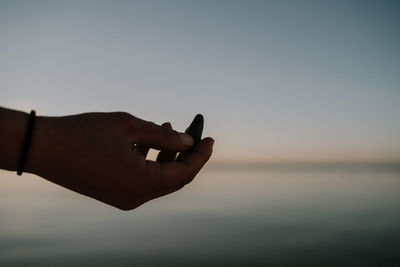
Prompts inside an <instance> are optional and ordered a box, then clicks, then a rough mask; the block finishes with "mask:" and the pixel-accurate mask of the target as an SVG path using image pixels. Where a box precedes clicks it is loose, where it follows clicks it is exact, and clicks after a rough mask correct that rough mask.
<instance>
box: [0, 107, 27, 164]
mask: <svg viewBox="0 0 400 267" xmlns="http://www.w3.org/2000/svg"><path fill="white" fill-rule="evenodd" d="M28 118H29V115H28V114H27V113H25V112H21V111H15V110H9V109H4V108H0V124H1V129H0V168H2V169H6V170H9V171H16V170H17V166H18V162H19V160H20V157H21V155H20V154H21V150H22V146H23V143H24V140H25V134H26V128H27V125H28Z"/></svg>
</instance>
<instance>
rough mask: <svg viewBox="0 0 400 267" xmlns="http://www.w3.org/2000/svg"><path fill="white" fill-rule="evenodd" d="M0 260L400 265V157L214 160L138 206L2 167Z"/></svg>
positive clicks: (74, 263) (9, 262)
mask: <svg viewBox="0 0 400 267" xmlns="http://www.w3.org/2000/svg"><path fill="white" fill-rule="evenodd" d="M0 266H7V267H8V266H10V267H12V266H33V267H35V266H41V267H43V266H52V267H53V266H85V267H86V266H100V267H101V266H324V267H327V266H341V267H343V266H363V267H366V266H379V267H385V266H400V165H399V164H209V165H207V166H206V167H205V168H204V169H203V170H202V171H201V172H200V173H199V175H198V176H197V177H196V178H195V180H194V181H193V182H192V183H190V184H189V185H187V186H185V187H184V188H183V189H182V190H180V191H178V192H176V193H173V194H171V195H168V196H165V197H162V198H159V199H156V200H152V201H150V202H148V203H146V204H144V205H142V206H140V207H139V208H137V209H135V210H132V211H121V210H118V209H116V208H113V207H110V206H108V205H106V204H103V203H100V202H98V201H96V200H93V199H90V198H88V197H85V196H82V195H79V194H77V193H75V192H72V191H69V190H67V189H64V188H62V187H60V186H58V185H55V184H52V183H51V182H48V181H46V180H44V179H42V178H40V177H38V176H35V175H31V174H23V175H22V176H17V175H16V174H14V173H12V172H8V171H0Z"/></svg>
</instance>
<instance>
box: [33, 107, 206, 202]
mask: <svg viewBox="0 0 400 267" xmlns="http://www.w3.org/2000/svg"><path fill="white" fill-rule="evenodd" d="M213 143H214V140H213V139H211V138H205V139H203V140H202V141H201V142H200V143H198V144H197V145H196V146H195V147H194V148H193V150H191V151H190V153H189V154H187V155H186V156H185V157H184V158H183V159H182V160H180V161H176V160H175V156H176V153H177V152H180V151H185V150H188V149H189V148H191V146H192V145H193V139H192V138H191V137H190V136H189V135H187V134H184V133H178V132H176V131H174V130H172V128H171V125H170V124H168V123H166V124H164V125H163V126H159V125H156V124H154V123H152V122H148V121H144V120H141V119H138V118H136V117H134V116H132V115H130V114H128V113H122V112H114V113H85V114H80V115H74V116H67V117H38V118H37V121H36V127H35V132H34V136H33V142H32V146H31V150H30V152H29V156H28V161H27V164H26V168H25V171H27V172H32V173H35V174H37V175H39V176H42V177H43V178H45V179H47V180H50V181H52V182H54V183H56V184H59V185H61V186H63V187H66V188H69V189H71V190H73V191H75V192H78V193H81V194H84V195H86V196H89V197H92V198H95V199H97V200H100V201H102V202H104V203H107V204H110V205H112V206H114V207H117V208H120V209H123V210H131V209H134V208H136V207H138V206H140V205H141V204H143V203H145V202H147V201H149V200H151V199H154V198H157V197H160V196H163V195H166V194H169V193H172V192H174V191H176V190H178V189H180V188H182V187H183V186H184V185H185V184H187V183H189V182H190V181H192V179H193V178H194V177H195V176H196V174H197V173H198V172H199V171H200V169H201V168H202V167H203V166H204V164H205V163H206V162H207V161H208V159H209V158H210V156H211V153H212V147H213ZM149 148H155V149H158V150H161V152H159V154H158V157H157V160H156V161H149V160H146V156H147V152H148V150H149Z"/></svg>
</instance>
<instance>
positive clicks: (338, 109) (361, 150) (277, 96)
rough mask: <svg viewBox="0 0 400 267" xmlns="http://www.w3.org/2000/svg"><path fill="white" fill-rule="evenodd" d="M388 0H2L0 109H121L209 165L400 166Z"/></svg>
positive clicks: (393, 22)
mask: <svg viewBox="0 0 400 267" xmlns="http://www.w3.org/2000/svg"><path fill="white" fill-rule="evenodd" d="M399 14H400V4H399V2H398V1H26V2H23V1H0V99H1V101H0V105H1V106H4V107H9V108H16V109H22V110H25V111H29V110H30V109H31V108H34V109H35V110H36V111H37V112H38V114H39V115H66V114H73V113H80V112H87V111H117V110H122V111H127V112H130V113H132V114H134V115H135V116H138V117H141V118H144V119H147V120H152V121H155V122H157V123H162V122H165V121H170V122H171V123H172V125H173V126H175V127H176V128H177V129H178V130H184V129H185V128H186V126H187V125H188V124H189V123H190V121H191V119H192V118H193V117H194V115H195V114H196V113H203V114H204V116H205V119H206V122H205V127H206V128H205V135H209V136H213V137H214V138H215V139H216V145H215V154H214V160H215V161H261V162H270V161H273V162H275V161H400V49H399V47H400V44H399V43H400V42H399V41H400V16H399Z"/></svg>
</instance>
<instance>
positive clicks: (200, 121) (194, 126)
mask: <svg viewBox="0 0 400 267" xmlns="http://www.w3.org/2000/svg"><path fill="white" fill-rule="evenodd" d="M203 126H204V118H203V115H201V114H197V115H196V117H194V119H193V121H192V123H191V124H190V126H189V128H187V130H186V133H187V134H188V135H190V136H191V137H192V138H193V140H194V145H196V144H197V143H198V142H200V140H201V134H202V133H203Z"/></svg>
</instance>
